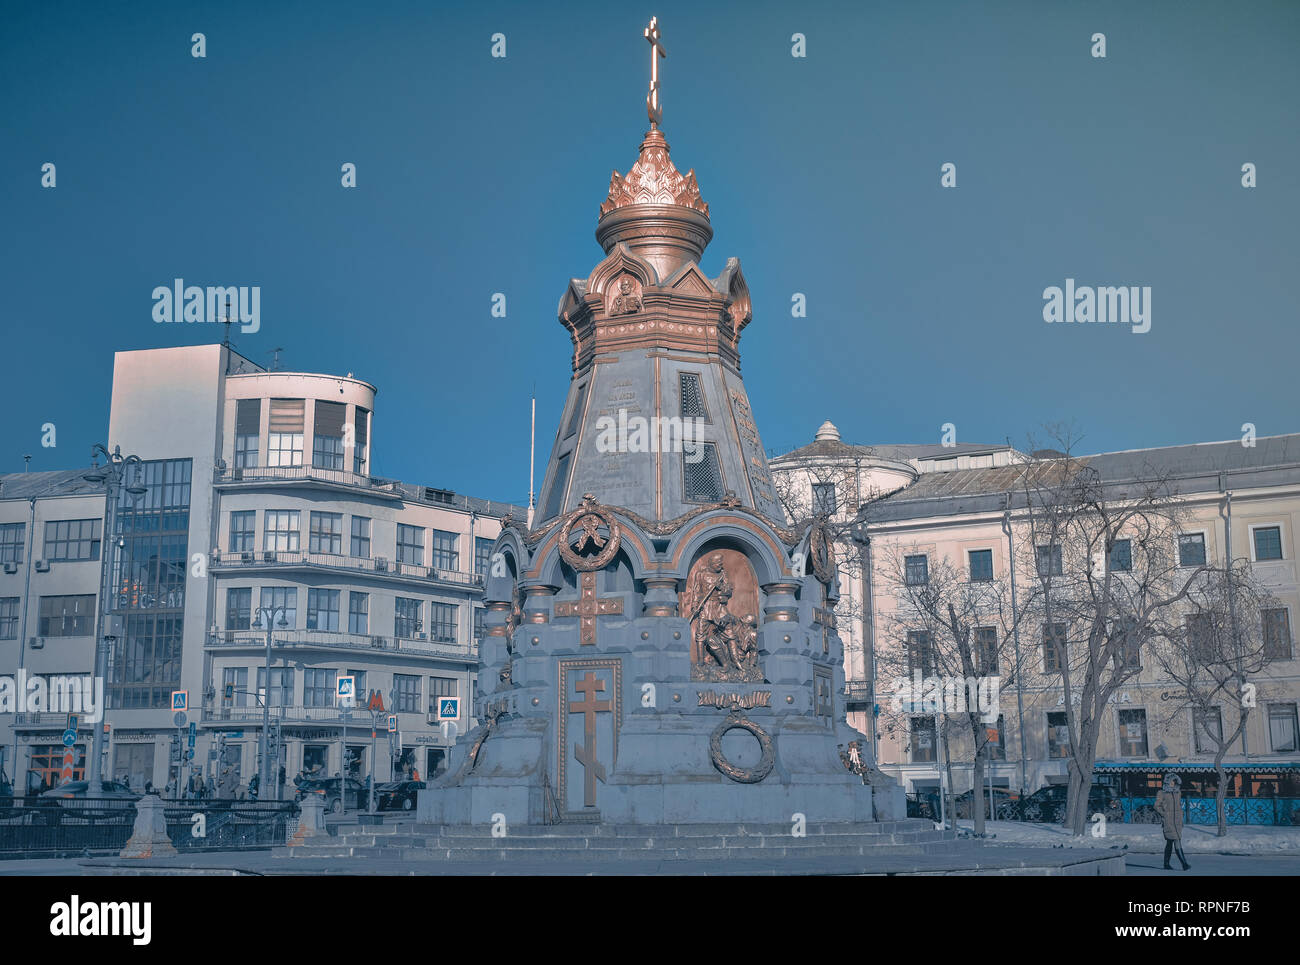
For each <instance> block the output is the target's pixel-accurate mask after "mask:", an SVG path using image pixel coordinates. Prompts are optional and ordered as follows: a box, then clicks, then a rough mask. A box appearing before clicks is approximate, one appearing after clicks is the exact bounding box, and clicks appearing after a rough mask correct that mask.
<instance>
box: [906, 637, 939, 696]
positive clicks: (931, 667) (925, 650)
mask: <svg viewBox="0 0 1300 965" xmlns="http://www.w3.org/2000/svg"><path fill="white" fill-rule="evenodd" d="M907 672H908V674H909V676H912V675H915V674H917V673H919V674H920V675H921V676H922V677H933V676H934V674H935V653H934V647H933V646H931V643H930V631H929V630H909V631H908V634H907ZM912 699H913V700H919V699H920V695H917V694H914V695H913V696H912Z"/></svg>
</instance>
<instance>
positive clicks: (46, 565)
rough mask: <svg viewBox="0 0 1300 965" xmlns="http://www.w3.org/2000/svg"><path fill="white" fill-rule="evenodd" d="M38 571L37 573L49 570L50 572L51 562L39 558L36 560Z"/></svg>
mask: <svg viewBox="0 0 1300 965" xmlns="http://www.w3.org/2000/svg"><path fill="white" fill-rule="evenodd" d="M36 572H37V573H48V572H50V564H49V563H47V562H45V560H37V561H36Z"/></svg>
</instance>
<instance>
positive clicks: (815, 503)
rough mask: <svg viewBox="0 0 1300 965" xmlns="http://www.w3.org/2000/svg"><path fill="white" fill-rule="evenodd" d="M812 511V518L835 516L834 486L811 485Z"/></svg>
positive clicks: (830, 484)
mask: <svg viewBox="0 0 1300 965" xmlns="http://www.w3.org/2000/svg"><path fill="white" fill-rule="evenodd" d="M812 511H813V515H814V516H823V515H824V516H834V515H835V484H834V483H813V484H812Z"/></svg>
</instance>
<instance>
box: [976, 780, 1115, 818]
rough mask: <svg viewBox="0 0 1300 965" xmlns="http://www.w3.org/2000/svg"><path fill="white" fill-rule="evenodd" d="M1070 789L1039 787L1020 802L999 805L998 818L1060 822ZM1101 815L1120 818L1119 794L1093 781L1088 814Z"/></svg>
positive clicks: (1063, 816) (1055, 785)
mask: <svg viewBox="0 0 1300 965" xmlns="http://www.w3.org/2000/svg"><path fill="white" fill-rule="evenodd" d="M1068 793H1069V790H1068V788H1067V787H1066V786H1065V785H1064V784H1049V785H1047V786H1046V787H1040V788H1039V789H1038V790H1037V791H1035V792H1034V793H1033V794H1030V795H1029V796H1028V797H1026V798H1025V799H1024V800H1023V801H1008V802H1007V803H1006V804H1005V805H999V806H998V818H999V819H1001V820H1003V821H1043V822H1046V823H1048V824H1060V823H1062V822H1063V821H1065V805H1066V798H1067V796H1068ZM1098 813H1100V814H1104V815H1105V816H1106V820H1108V821H1118V820H1121V819H1122V815H1123V809H1122V808H1121V807H1120V803H1119V795H1118V794H1117V793H1116V792H1115V789H1114V788H1113V787H1111V786H1110V785H1108V784H1094V785H1093V786H1092V788H1091V789H1090V790H1089V791H1088V815H1089V816H1091V815H1093V814H1098Z"/></svg>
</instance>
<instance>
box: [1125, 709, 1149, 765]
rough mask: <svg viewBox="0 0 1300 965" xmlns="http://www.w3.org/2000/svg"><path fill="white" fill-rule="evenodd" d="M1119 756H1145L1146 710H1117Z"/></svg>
mask: <svg viewBox="0 0 1300 965" xmlns="http://www.w3.org/2000/svg"><path fill="white" fill-rule="evenodd" d="M1119 756H1120V757H1146V756H1147V712H1146V711H1145V710H1142V709H1140V708H1136V709H1133V710H1121V711H1120V712H1119Z"/></svg>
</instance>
